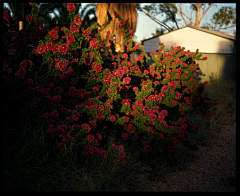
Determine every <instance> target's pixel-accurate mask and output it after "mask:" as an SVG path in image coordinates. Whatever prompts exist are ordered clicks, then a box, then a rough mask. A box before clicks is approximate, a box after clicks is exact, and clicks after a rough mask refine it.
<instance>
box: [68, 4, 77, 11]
mask: <svg viewBox="0 0 240 196" xmlns="http://www.w3.org/2000/svg"><path fill="white" fill-rule="evenodd" d="M67 11H69V12H70V11H73V12H75V11H76V7H75V5H74V3H68V4H67Z"/></svg>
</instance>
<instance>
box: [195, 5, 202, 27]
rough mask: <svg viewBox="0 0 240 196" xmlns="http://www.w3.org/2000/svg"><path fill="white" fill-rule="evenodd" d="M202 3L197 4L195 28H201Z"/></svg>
mask: <svg viewBox="0 0 240 196" xmlns="http://www.w3.org/2000/svg"><path fill="white" fill-rule="evenodd" d="M200 8H201V3H196V17H195V24H194V27H199V13H200Z"/></svg>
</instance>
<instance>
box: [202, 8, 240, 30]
mask: <svg viewBox="0 0 240 196" xmlns="http://www.w3.org/2000/svg"><path fill="white" fill-rule="evenodd" d="M211 22H212V23H206V24H205V25H204V26H203V27H202V28H206V29H211V30H216V31H220V30H222V29H228V28H232V27H236V7H235V8H232V7H222V8H221V9H220V10H219V11H218V12H216V13H215V14H214V15H213V17H212V19H211Z"/></svg>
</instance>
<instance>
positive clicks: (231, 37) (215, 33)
mask: <svg viewBox="0 0 240 196" xmlns="http://www.w3.org/2000/svg"><path fill="white" fill-rule="evenodd" d="M186 27H189V28H193V29H196V30H199V31H203V32H205V33H210V34H212V35H216V36H219V37H223V38H226V39H230V40H233V41H234V40H235V36H234V35H233V34H230V33H224V32H219V31H214V30H209V29H204V28H200V27H192V26H185V27H182V28H179V29H176V30H173V31H178V30H181V29H183V28H186ZM173 31H170V32H168V33H171V32H173ZM168 33H165V34H163V35H166V34H168ZM163 35H157V36H154V37H151V38H149V39H145V40H143V41H142V45H143V42H145V41H147V40H150V39H153V38H155V37H161V36H163Z"/></svg>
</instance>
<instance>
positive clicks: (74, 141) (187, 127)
mask: <svg viewBox="0 0 240 196" xmlns="http://www.w3.org/2000/svg"><path fill="white" fill-rule="evenodd" d="M32 6H33V10H35V12H36V11H37V9H35V8H36V6H37V5H36V4H34V3H33V4H32ZM67 9H68V11H69V17H70V19H71V24H70V29H68V28H67V27H63V28H61V29H60V31H61V32H64V36H62V37H61V38H59V29H58V27H56V28H54V29H52V30H51V31H49V32H48V34H47V35H46V36H45V37H44V39H42V40H40V42H39V45H38V47H37V49H35V50H33V52H32V56H33V57H32V60H30V61H21V62H20V63H19V64H17V65H19V66H16V67H17V68H18V69H17V70H15V71H13V73H14V74H15V76H16V77H17V79H18V81H22V84H23V86H24V87H25V89H24V91H23V92H24V95H25V97H26V98H27V100H31V103H30V105H29V106H30V107H31V108H32V111H33V114H34V115H36V117H38V118H39V119H40V120H41V122H43V124H45V125H46V127H47V132H48V133H49V135H50V136H51V137H52V138H54V139H56V141H57V143H56V144H57V145H58V147H59V148H61V149H62V148H65V149H70V148H71V149H72V148H76V149H78V150H79V151H81V152H82V154H83V155H97V156H99V157H104V158H106V157H107V156H108V155H109V154H108V151H106V150H107V149H108V146H107V144H108V141H110V140H111V141H112V142H113V141H114V140H115V141H116V144H117V145H116V144H113V143H112V145H111V147H112V148H114V149H116V150H117V151H118V154H119V160H120V161H121V162H122V163H123V162H124V160H125V153H124V146H123V145H122V141H132V140H137V141H139V144H140V145H142V146H143V148H144V149H145V155H148V154H149V153H156V154H158V155H163V156H164V157H165V158H166V159H169V160H175V161H179V160H178V156H177V155H176V154H172V151H173V149H174V148H175V147H176V146H177V145H179V144H181V143H182V144H183V145H184V146H186V147H188V148H190V149H193V150H196V149H197V145H196V144H191V143H190V141H189V133H190V132H197V131H198V126H196V125H193V124H191V121H190V118H189V117H186V116H185V114H186V113H187V112H198V113H200V114H202V115H204V114H208V115H214V114H215V113H214V111H212V108H213V107H214V106H215V105H216V104H218V103H211V102H210V99H209V98H208V97H202V96H201V93H202V92H203V90H204V88H205V85H206V84H207V82H205V83H204V84H199V85H197V84H196V80H195V79H193V77H194V76H195V73H194V71H195V70H196V69H197V68H198V64H196V62H195V60H201V54H199V53H198V50H197V51H196V52H195V53H191V52H190V51H184V48H181V47H180V46H178V47H172V48H171V50H170V53H165V52H163V49H164V44H163V43H158V44H159V46H160V49H159V50H158V51H157V52H155V53H154V52H152V53H151V55H152V58H153V60H154V61H155V64H153V65H150V68H148V65H147V61H146V59H147V55H146V53H144V52H143V53H142V54H140V55H139V57H138V58H137V59H136V60H135V61H131V60H130V58H129V56H130V54H131V52H133V51H135V50H137V48H138V46H135V42H134V41H133V40H132V39H131V37H132V33H133V32H132V31H129V30H128V29H129V25H128V21H127V20H126V21H123V19H122V18H121V17H120V16H119V15H118V14H117V13H115V17H117V18H118V20H119V21H120V23H121V25H122V33H123V35H124V40H125V49H126V50H125V51H126V53H123V54H122V53H120V52H118V53H116V52H115V46H114V44H113V41H112V40H108V37H109V33H108V34H107V36H106V38H105V39H104V40H103V41H102V40H101V38H100V34H99V33H100V32H101V31H102V30H103V28H105V27H106V26H107V25H108V24H109V23H110V21H111V16H110V15H109V13H108V17H109V20H108V22H107V23H106V24H104V25H103V26H101V25H99V24H98V27H100V30H99V32H98V34H96V35H95V37H94V38H92V37H91V36H90V34H91V31H90V30H89V29H87V30H85V29H83V27H81V24H82V21H81V18H80V17H79V16H78V15H76V16H75V14H74V11H75V6H74V4H72V3H69V4H68V5H67ZM35 12H34V13H32V15H33V17H32V18H34V14H36V13H35ZM28 19H29V18H28ZM29 20H30V19H29ZM107 42H109V43H110V45H109V46H108V47H106V43H107ZM103 50H108V51H112V52H110V53H108V54H106V55H103V54H102V51H103ZM9 51H10V50H9ZM67 52H71V59H70V60H66V59H62V58H60V57H59V55H60V54H62V55H65V54H67ZM39 56H40V57H41V58H42V60H43V62H42V63H41V64H40V66H39V77H38V78H37V79H38V84H36V78H35V77H34V74H32V72H33V70H35V69H36V68H35V62H37V60H36V59H37V58H38V57H39ZM12 61H14V58H13V59H12V58H8V57H7V59H6V60H5V63H4V67H3V69H4V73H5V74H6V75H8V74H10V73H9V72H11V71H9V69H11V68H10V67H9V66H8V65H9V63H11V62H12ZM26 76H27V77H26ZM4 78H6V76H5V75H4ZM34 84H35V85H34ZM213 109H216V108H213Z"/></svg>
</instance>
